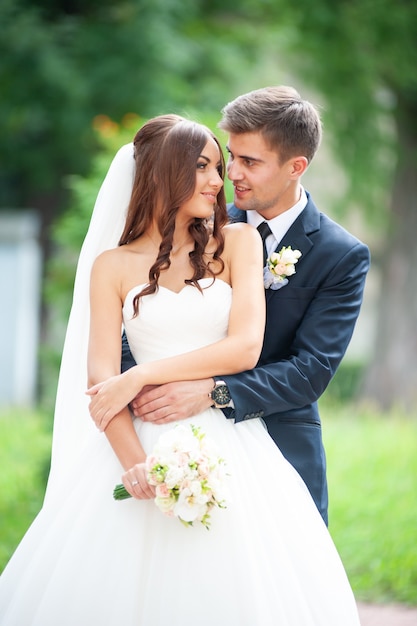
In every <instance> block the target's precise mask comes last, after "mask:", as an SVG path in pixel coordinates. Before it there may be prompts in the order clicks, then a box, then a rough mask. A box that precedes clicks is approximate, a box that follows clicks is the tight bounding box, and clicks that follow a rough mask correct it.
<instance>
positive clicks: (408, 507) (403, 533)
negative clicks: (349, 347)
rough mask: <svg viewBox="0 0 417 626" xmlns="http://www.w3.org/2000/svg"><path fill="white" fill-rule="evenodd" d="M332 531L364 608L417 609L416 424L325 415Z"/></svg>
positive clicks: (325, 411) (348, 413)
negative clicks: (368, 605)
mask: <svg viewBox="0 0 417 626" xmlns="http://www.w3.org/2000/svg"><path fill="white" fill-rule="evenodd" d="M322 416H323V437H324V443H325V448H326V452H327V462H328V480H329V492H330V523H329V530H330V532H331V535H332V537H333V539H334V541H335V544H336V546H337V548H338V550H339V553H340V555H341V557H342V560H343V563H344V565H345V568H346V571H347V573H348V576H349V580H350V582H351V585H352V587H353V590H354V592H355V595H356V597H357V598H358V599H360V600H371V601H376V602H389V601H391V602H393V601H395V602H403V603H407V604H413V605H417V454H416V451H417V419H416V416H415V415H414V416H410V417H404V416H402V417H401V416H395V415H391V416H390V417H381V416H380V415H377V414H375V413H372V412H370V411H366V410H360V411H359V410H358V409H357V408H356V409H355V408H354V407H350V408H349V407H347V408H345V409H340V408H339V409H337V410H335V411H332V410H331V409H330V408H322Z"/></svg>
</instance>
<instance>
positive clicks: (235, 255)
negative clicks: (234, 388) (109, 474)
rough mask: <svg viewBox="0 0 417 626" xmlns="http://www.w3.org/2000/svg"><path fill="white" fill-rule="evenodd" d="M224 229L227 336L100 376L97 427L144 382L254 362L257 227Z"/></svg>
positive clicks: (258, 343)
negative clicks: (229, 302) (119, 372)
mask: <svg viewBox="0 0 417 626" xmlns="http://www.w3.org/2000/svg"><path fill="white" fill-rule="evenodd" d="M225 231H226V238H225V239H226V242H225V252H224V255H223V258H224V260H225V264H226V266H227V268H228V269H229V270H230V282H231V284H232V287H233V294H232V306H231V312H230V318H229V327H228V334H227V336H226V337H225V338H224V339H222V340H220V341H218V342H216V343H214V344H211V345H208V346H206V347H203V348H200V349H198V350H193V351H191V352H188V353H185V354H182V355H178V356H175V357H170V358H166V359H161V360H158V361H154V362H151V363H146V364H142V365H137V366H135V367H133V368H131V369H130V370H128V371H127V372H125V373H124V374H122V375H120V376H117V377H113V378H112V379H110V380H109V379H107V380H105V377H103V378H102V379H101V380H102V381H105V382H104V383H100V384H99V385H96V386H95V387H93V388H92V389H90V390H89V393H90V395H92V401H91V404H90V412H91V415H92V416H93V418H94V420H95V421H96V423H97V424H99V425H100V427H101V428H105V427H106V424H107V423H108V421H109V419H111V417H112V415H115V414H117V413H118V411H120V409H121V407H122V406H125V405H126V404H127V403H128V402H130V400H132V399H133V398H134V397H135V396H136V394H137V393H138V391H140V389H142V387H144V386H145V385H149V384H162V383H166V382H171V381H178V380H198V379H202V378H207V377H211V376H214V375H215V374H216V373H218V372H219V371H220V370H221V372H222V373H223V374H226V373H227V374H232V373H236V372H240V371H243V370H245V369H250V368H252V367H254V366H255V365H256V363H257V361H258V358H259V355H260V352H261V348H262V341H263V334H264V328H265V297H264V287H263V278H262V245H261V240H260V237H259V235H258V233H257V232H256V230H255V229H253V228H251V227H250V226H247V225H246V224H234V225H233V226H229V227H227V228H226V229H225ZM119 306H120V304H119ZM119 341H120V340H119ZM119 355H120V348H119ZM119 363H120V360H119ZM95 380H98V378H97V377H96V378H95Z"/></svg>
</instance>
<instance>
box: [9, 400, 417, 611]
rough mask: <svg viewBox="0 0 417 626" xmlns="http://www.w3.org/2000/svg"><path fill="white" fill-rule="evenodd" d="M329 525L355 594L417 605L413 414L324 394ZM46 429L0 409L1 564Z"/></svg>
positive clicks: (28, 416)
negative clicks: (385, 412) (333, 400)
mask: <svg viewBox="0 0 417 626" xmlns="http://www.w3.org/2000/svg"><path fill="white" fill-rule="evenodd" d="M322 416H323V434H324V442H325V447H326V451H327V461H328V478H329V490H330V526H329V529H330V532H331V535H332V537H333V539H334V541H335V544H336V546H337V548H338V550H339V553H340V555H341V557H342V560H343V563H344V565H345V568H346V571H347V573H348V576H349V579H350V582H351V584H352V587H353V590H354V593H355V595H356V598H357V599H360V600H368V601H373V602H402V603H406V604H411V605H417V484H416V483H417V454H416V448H417V416H416V415H414V416H398V415H394V414H392V415H391V416H389V417H386V416H385V417H383V416H380V415H378V414H376V413H373V412H371V411H367V410H365V409H360V410H359V409H358V408H355V407H354V406H353V405H348V404H345V406H344V407H342V406H341V405H340V403H339V404H337V405H335V407H333V408H332V406H330V403H329V402H323V406H322ZM49 448H50V432H49V431H48V428H47V420H46V419H45V417H44V416H42V415H41V414H39V413H25V412H23V411H14V412H13V413H3V414H2V413H0V457H1V459H2V465H1V472H0V571H1V570H2V569H3V568H4V565H5V564H6V562H7V560H8V559H9V558H10V556H11V554H12V553H13V550H14V549H15V547H16V545H17V544H18V542H19V541H20V539H21V537H22V536H23V534H24V532H25V531H26V529H27V528H28V526H29V524H30V523H31V521H32V520H33V518H34V517H35V515H36V513H37V512H38V511H39V509H40V507H41V505H42V500H43V493H44V488H45V482H46V471H47V467H48V461H49Z"/></svg>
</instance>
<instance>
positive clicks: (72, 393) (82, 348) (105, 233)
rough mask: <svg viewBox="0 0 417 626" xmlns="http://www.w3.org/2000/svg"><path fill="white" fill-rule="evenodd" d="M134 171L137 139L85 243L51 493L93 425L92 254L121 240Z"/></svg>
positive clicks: (65, 359)
mask: <svg viewBox="0 0 417 626" xmlns="http://www.w3.org/2000/svg"><path fill="white" fill-rule="evenodd" d="M134 172H135V161H134V156H133V144H132V143H130V144H127V145H125V146H123V147H122V148H120V150H119V151H118V153H117V154H116V156H115V157H114V159H113V161H112V163H111V165H110V168H109V171H108V172H107V175H106V178H105V179H104V181H103V184H102V186H101V188H100V191H99V194H98V196H97V200H96V203H95V206H94V211H93V214H92V217H91V221H90V226H89V229H88V232H87V235H86V237H85V239H84V243H83V246H82V248H81V252H80V256H79V260H78V265H77V272H76V277H75V283H74V294H73V302H72V307H71V313H70V316H69V320H68V327H67V332H66V337H65V343H64V349H63V353H62V360H61V369H60V373H59V381H58V389H57V396H56V404H55V415H54V429H53V439H52V459H51V471H50V475H49V480H48V487H47V491H46V496H45V498H48V497H49V496H50V494H51V492H52V491H54V489H55V488H58V487H59V484H60V482H61V480H62V479H63V478H64V477H65V475H67V473H68V470H69V468H70V467H71V465H73V463H74V462H75V461H76V457H77V456H78V454H79V453H80V451H81V450H82V448H83V446H84V443H85V441H86V439H87V438H88V435H89V433H90V432H91V430H92V429H96V426H95V425H94V424H93V421H92V419H91V417H90V414H89V412H88V404H89V399H88V397H87V396H86V395H85V391H86V389H87V348H88V336H89V325H90V304H89V287H90V272H91V267H92V264H93V261H94V259H95V258H96V257H97V256H98V255H99V254H100V253H101V252H103V251H104V250H107V249H109V248H114V247H116V246H117V244H118V241H119V239H120V236H121V234H122V231H123V228H124V224H125V218H126V210H127V207H128V204H129V200H130V196H131V193H132V187H133V179H134Z"/></svg>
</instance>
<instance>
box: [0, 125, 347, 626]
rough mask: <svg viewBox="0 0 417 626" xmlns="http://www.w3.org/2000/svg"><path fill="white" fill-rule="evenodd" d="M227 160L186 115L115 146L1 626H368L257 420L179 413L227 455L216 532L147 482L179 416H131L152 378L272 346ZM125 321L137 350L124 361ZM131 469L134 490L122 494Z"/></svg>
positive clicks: (245, 364) (301, 492) (257, 245)
mask: <svg viewBox="0 0 417 626" xmlns="http://www.w3.org/2000/svg"><path fill="white" fill-rule="evenodd" d="M223 172H224V161H223V156H222V152H221V148H220V146H219V143H218V141H217V139H216V138H215V137H214V135H213V134H212V133H211V132H210V131H209V130H208V129H207V128H205V127H203V126H201V125H199V124H196V123H194V122H191V121H188V120H185V119H183V118H181V117H179V116H174V115H167V116H160V117H157V118H154V119H153V120H150V121H149V122H148V123H146V124H145V125H144V126H143V127H142V128H141V129H140V130H139V132H138V133H137V135H136V137H135V140H134V146H133V148H132V146H131V145H128V146H125V147H123V148H122V149H121V150H120V151H119V153H118V154H117V155H116V157H115V159H114V161H113V164H112V166H111V168H110V170H109V173H108V175H107V177H106V180H105V181H104V183H103V186H102V188H101V190H100V193H99V196H98V199H97V202H96V206H95V209H94V213H93V216H92V220H91V224H90V228H89V232H88V233H87V237H86V239H85V242H84V245H83V249H82V251H81V255H80V260H79V265H78V269H77V277H76V283H75V287H74V301H73V308H72V311H71V316H70V320H69V325H68V331H67V337H66V342H65V348H64V354H63V359H62V365H61V373H60V381H59V386H58V393H57V403H56V411H55V422H54V437H53V450H52V463H51V473H50V478H49V481H48V487H47V492H46V496H45V502H44V506H43V508H42V510H41V511H40V513H39V515H38V517H37V518H36V519H35V521H34V522H33V524H32V526H31V527H30V529H29V530H28V532H27V534H26V535H25V537H24V538H23V540H22V542H21V544H20V545H19V547H18V548H17V550H16V552H15V554H14V555H13V557H12V559H11V560H10V562H9V564H8V565H7V567H6V569H5V571H4V573H3V575H2V576H1V578H0V624H1V626H56V625H57V624H59V626H91V625H92V624H100V626H166V625H168V624H169V625H170V626H179V625H181V626H191V625H192V624H198V626H208V625H213V624H215V625H216V626H258V625H259V626H272V625H273V626H276V625H278V624H279V625H280V626H335V625H336V624H337V625H338V626H358V625H359V620H358V616H357V611H356V605H355V600H354V598H353V594H352V591H351V589H350V586H349V583H348V580H347V578H346V574H345V572H344V569H343V565H342V563H341V561H340V558H339V556H338V554H337V551H336V549H335V547H334V545H333V543H332V540H331V538H330V535H329V533H328V531H327V528H326V527H325V525H324V523H323V521H322V519H321V517H320V515H319V513H318V511H317V509H316V507H315V505H314V503H313V501H312V499H311V497H310V495H309V493H308V491H307V489H306V487H305V485H304V483H303V482H302V480H301V479H300V477H299V476H298V474H297V473H296V472H295V470H294V469H293V468H292V467H291V465H290V464H289V463H288V462H287V461H286V460H285V459H284V457H283V456H282V455H281V453H280V451H279V450H278V448H277V447H276V445H275V443H274V442H273V441H272V439H271V438H270V437H269V435H268V433H267V431H266V429H265V428H264V427H263V425H262V422H261V421H260V420H257V419H252V420H249V421H245V422H242V423H240V424H237V425H234V424H233V423H232V422H231V421H230V420H227V419H225V418H224V416H223V413H222V412H221V410H219V409H215V408H210V409H208V410H206V411H204V412H203V413H201V414H200V415H198V416H196V417H193V418H192V419H191V420H186V421H185V422H182V423H186V422H187V421H188V422H189V423H192V424H193V426H195V427H199V428H200V429H201V431H202V432H204V433H206V434H207V436H208V437H209V438H210V440H211V441H213V442H215V443H216V446H217V448H218V450H219V453H220V455H221V457H222V458H223V459H225V461H226V463H227V472H228V475H227V476H226V477H225V482H226V490H227V494H228V495H227V507H226V508H224V509H219V508H216V509H213V511H212V513H211V525H210V530H209V531H207V530H206V528H205V527H204V525H203V524H198V523H194V524H193V525H192V526H191V527H190V526H189V525H184V524H181V523H180V522H179V521H178V520H177V519H175V518H172V517H169V516H166V515H163V513H162V512H161V511H160V510H159V509H158V508H157V507H156V506H155V502H154V496H155V487H154V486H152V485H151V484H149V482H148V480H147V469H146V458H147V455H149V454H150V453H151V452H152V450H153V448H154V446H155V445H156V444H157V442H158V441H159V440H160V437H161V434H163V433H167V432H171V430H172V428H173V425H172V424H165V425H155V424H152V423H147V422H142V421H140V420H138V419H136V418H132V416H131V414H130V412H129V409H128V408H127V407H128V404H129V402H130V401H131V400H132V399H133V398H134V397H135V396H136V394H137V393H138V391H139V390H140V389H142V388H143V387H144V386H146V385H151V384H152V385H155V384H162V383H165V382H168V381H172V380H185V379H188V380H190V379H200V378H206V377H210V376H213V375H215V374H216V373H217V372H218V371H219V370H221V372H222V373H234V372H237V371H240V370H242V369H249V368H251V367H253V366H254V365H255V364H256V362H257V360H258V357H259V354H260V350H261V347H262V339H263V330H264V324H265V310H264V307H265V299H264V295H263V279H262V269H261V268H262V244H261V240H260V238H259V235H258V233H257V232H256V231H255V229H252V228H251V227H250V226H247V225H246V224H234V225H230V224H227V214H226V206H225V197H224V191H223ZM132 187H133V191H132ZM130 195H131V197H130ZM129 198H130V200H129ZM126 206H127V213H126V214H124V213H123V211H122V210H121V207H126ZM213 215H214V219H212V217H213ZM117 244H118V245H117ZM90 276H91V280H90ZM89 318H90V324H89V321H88V320H89ZM88 327H89V328H88ZM122 329H124V330H125V332H126V335H127V338H128V341H129V345H130V348H131V350H132V353H133V355H134V357H135V360H136V362H137V363H138V365H137V366H135V367H133V368H131V369H130V370H128V371H127V372H125V373H123V374H120V373H119V372H120V359H121V331H122ZM87 363H88V371H86V366H85V364H87ZM87 381H88V386H89V389H88V390H87V389H86V388H87ZM89 403H90V404H89ZM89 411H90V413H91V416H92V417H93V419H94V421H95V423H96V424H97V425H98V426H99V428H98V429H97V428H95V426H94V424H93V422H92V420H91V419H90V417H89V415H88V412H89ZM121 477H122V480H123V484H124V486H125V489H126V490H127V492H128V493H129V494H130V495H131V496H132V498H130V499H128V500H124V501H116V500H114V499H113V496H112V492H113V488H114V486H115V485H116V483H118V482H120V478H121Z"/></svg>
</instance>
